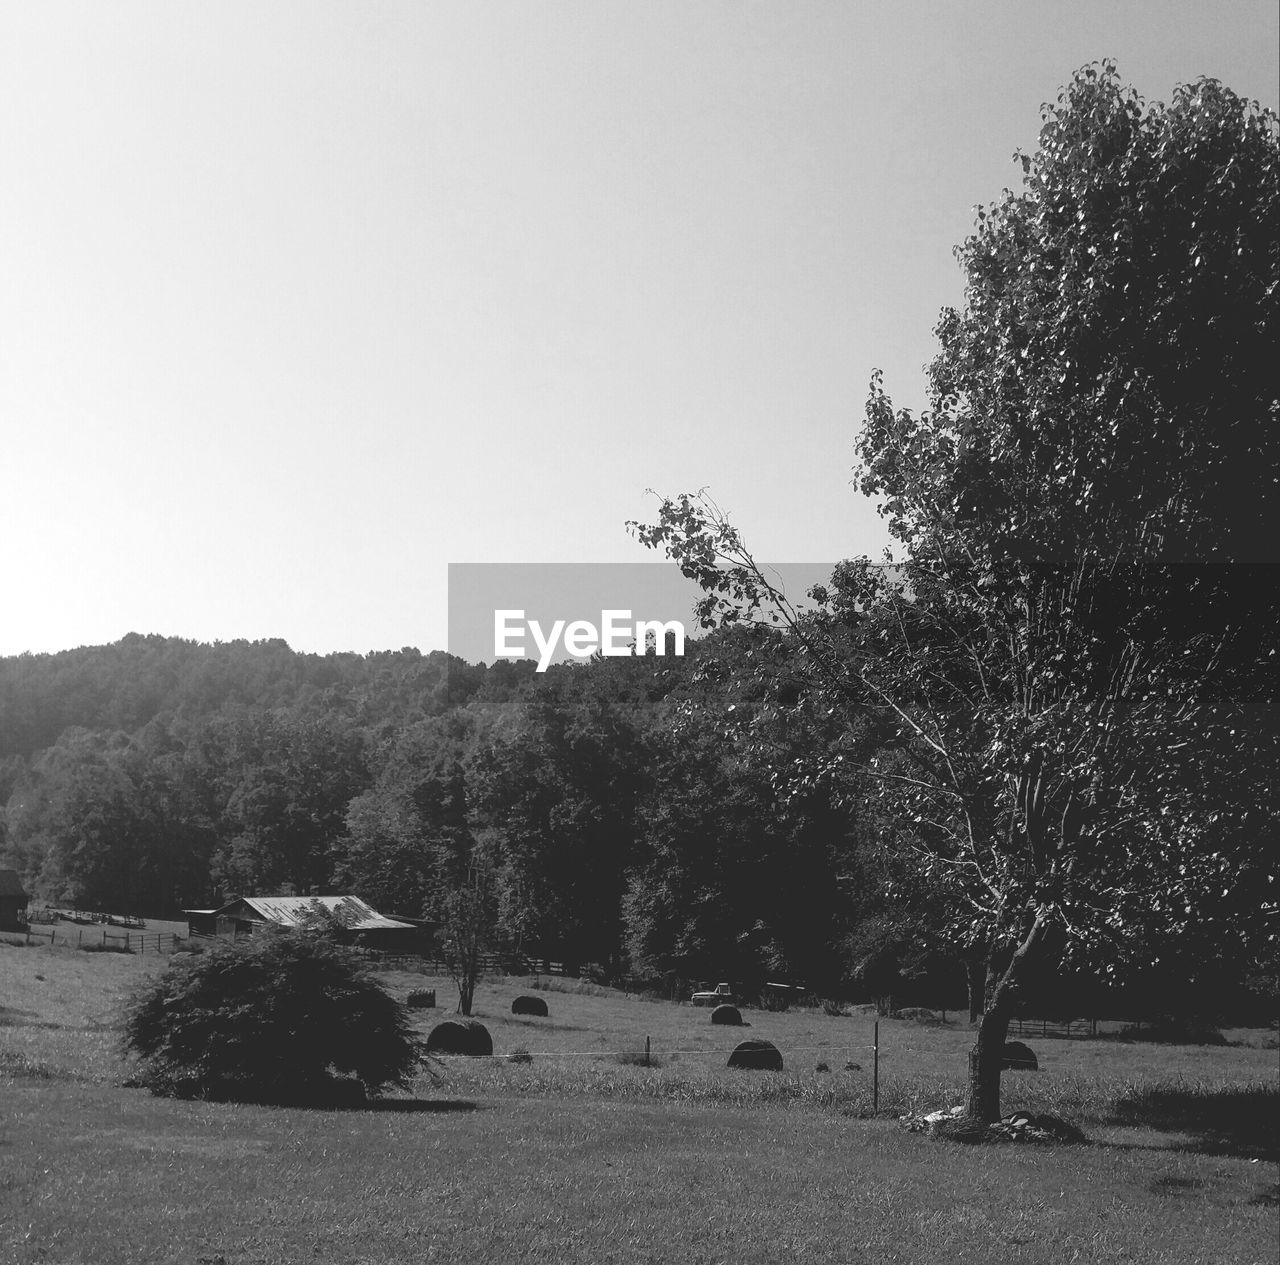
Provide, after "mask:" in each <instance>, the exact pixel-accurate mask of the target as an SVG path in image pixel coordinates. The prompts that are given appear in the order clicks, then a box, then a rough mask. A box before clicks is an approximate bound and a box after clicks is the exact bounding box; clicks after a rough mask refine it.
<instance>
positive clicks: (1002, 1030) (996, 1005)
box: [965, 910, 1045, 1124]
mask: <svg viewBox="0 0 1280 1265" xmlns="http://www.w3.org/2000/svg"><path fill="white" fill-rule="evenodd" d="M1044 925H1045V913H1044V911H1043V910H1040V911H1037V913H1036V915H1035V917H1034V919H1033V920H1032V923H1031V927H1030V930H1028V931H1027V933H1026V936H1025V937H1024V938H1023V941H1022V943H1021V944H1019V945H1018V947H1017V948H1016V949H1015V950H1014V951H1013V956H1012V957H1010V959H1009V965H1008V966H1007V967H1005V969H1004V973H1003V974H1002V975H1000V976H999V977H998V978H997V977H996V972H995V968H994V966H992V967H991V969H989V971H988V973H987V998H986V1009H985V1010H984V1011H983V1014H982V1022H981V1023H980V1024H979V1025H978V1040H977V1042H976V1044H975V1045H974V1047H973V1049H972V1050H970V1052H969V1101H968V1103H967V1104H966V1107H965V1111H966V1113H967V1114H968V1115H970V1116H972V1117H973V1118H974V1119H975V1120H981V1121H982V1122H983V1123H984V1124H994V1123H995V1122H996V1121H997V1120H999V1119H1000V1072H1001V1071H1002V1069H1003V1063H1004V1043H1005V1038H1006V1037H1007V1036H1008V1034H1009V1020H1010V1018H1011V1017H1012V1015H1013V1002H1014V998H1015V996H1016V995H1017V988H1018V978H1019V976H1020V975H1021V974H1022V971H1023V968H1024V967H1025V966H1026V964H1027V962H1028V960H1029V959H1030V958H1031V957H1032V955H1033V954H1034V952H1035V951H1036V949H1038V948H1039V945H1040V936H1041V933H1042V932H1043V931H1044Z"/></svg>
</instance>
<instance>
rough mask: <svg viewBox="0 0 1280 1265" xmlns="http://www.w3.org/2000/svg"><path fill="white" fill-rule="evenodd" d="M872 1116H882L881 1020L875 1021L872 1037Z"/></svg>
mask: <svg viewBox="0 0 1280 1265" xmlns="http://www.w3.org/2000/svg"><path fill="white" fill-rule="evenodd" d="M871 1114H872V1115H873V1116H878V1115H879V1114H880V1020H879V1019H877V1020H876V1021H875V1026H874V1028H873V1029H872V1036H871Z"/></svg>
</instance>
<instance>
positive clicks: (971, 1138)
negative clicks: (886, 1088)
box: [898, 1106, 1088, 1146]
mask: <svg viewBox="0 0 1280 1265" xmlns="http://www.w3.org/2000/svg"><path fill="white" fill-rule="evenodd" d="M898 1123H899V1124H900V1125H901V1126H902V1127H903V1128H904V1129H906V1130H907V1132H908V1133H927V1134H930V1135H931V1136H933V1137H937V1138H945V1139H946V1140H947V1141H948V1142H965V1143H968V1144H970V1145H975V1146H976V1145H978V1144H980V1143H1002V1142H1033V1143H1041V1144H1046V1143H1047V1144H1051V1145H1052V1144H1061V1143H1074V1142H1087V1141H1088V1139H1087V1138H1086V1137H1085V1135H1084V1134H1083V1133H1082V1132H1081V1131H1080V1130H1079V1129H1078V1128H1076V1126H1075V1125H1073V1124H1072V1123H1071V1122H1070V1121H1068V1120H1063V1119H1062V1117H1061V1116H1053V1115H1049V1114H1048V1113H1047V1112H1046V1113H1044V1114H1041V1115H1037V1114H1035V1113H1034V1112H1030V1111H1015V1112H1014V1113H1013V1114H1012V1115H1009V1116H1006V1117H1005V1118H1004V1119H1003V1120H997V1121H996V1122H995V1123H994V1124H983V1123H982V1121H981V1120H975V1119H974V1118H973V1117H972V1116H967V1115H965V1112H964V1108H963V1107H959V1106H957V1107H951V1108H949V1109H948V1110H945V1111H930V1112H927V1113H924V1114H920V1115H906V1116H901V1117H899V1119H898Z"/></svg>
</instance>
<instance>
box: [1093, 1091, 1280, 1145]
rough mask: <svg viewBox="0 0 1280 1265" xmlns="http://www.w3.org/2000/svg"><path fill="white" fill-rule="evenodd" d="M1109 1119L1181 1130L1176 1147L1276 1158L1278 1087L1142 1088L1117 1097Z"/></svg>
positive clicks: (1279, 1107) (1279, 1142)
mask: <svg viewBox="0 0 1280 1265" xmlns="http://www.w3.org/2000/svg"><path fill="white" fill-rule="evenodd" d="M1112 1123H1115V1124H1123V1125H1140V1126H1145V1127H1146V1128H1150V1129H1159V1130H1161V1131H1164V1132H1169V1133H1178V1134H1182V1135H1183V1136H1184V1137H1185V1139H1186V1141H1184V1142H1182V1143H1179V1144H1178V1145H1177V1147H1176V1149H1178V1150H1187V1151H1198V1152H1200V1153H1201V1154H1204V1155H1233V1156H1241V1157H1244V1158H1247V1159H1264V1160H1277V1159H1280V1091H1277V1090H1276V1089H1274V1088H1272V1087H1270V1086H1266V1085H1239V1086H1232V1087H1230V1088H1226V1089H1198V1088H1192V1087H1188V1088H1185V1089H1183V1088H1177V1087H1169V1086H1159V1087H1153V1088H1150V1089H1140V1090H1136V1091H1134V1092H1133V1093H1130V1094H1126V1095H1125V1096H1124V1097H1123V1098H1121V1099H1119V1100H1118V1101H1117V1103H1116V1105H1115V1110H1114V1112H1113V1114H1112Z"/></svg>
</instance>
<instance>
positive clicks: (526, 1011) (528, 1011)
mask: <svg viewBox="0 0 1280 1265" xmlns="http://www.w3.org/2000/svg"><path fill="white" fill-rule="evenodd" d="M511 1013H512V1014H513V1015H538V1016H540V1017H541V1018H543V1019H545V1018H546V1017H547V1014H548V1011H547V1003H546V1001H545V1000H544V999H543V998H541V997H517V998H516V999H515V1001H513V1002H512V1003H511Z"/></svg>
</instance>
